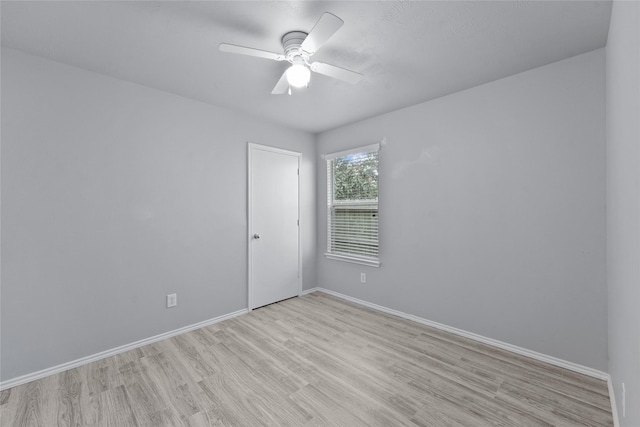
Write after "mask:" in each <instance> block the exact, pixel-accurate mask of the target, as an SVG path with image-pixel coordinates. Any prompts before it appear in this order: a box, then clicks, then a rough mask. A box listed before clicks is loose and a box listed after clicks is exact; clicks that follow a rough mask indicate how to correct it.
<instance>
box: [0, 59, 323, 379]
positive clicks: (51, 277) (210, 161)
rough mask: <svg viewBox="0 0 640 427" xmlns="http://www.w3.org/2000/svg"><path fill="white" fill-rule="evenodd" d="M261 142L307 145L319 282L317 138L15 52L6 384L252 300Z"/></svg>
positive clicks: (7, 105) (307, 239)
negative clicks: (250, 152)
mask: <svg viewBox="0 0 640 427" xmlns="http://www.w3.org/2000/svg"><path fill="white" fill-rule="evenodd" d="M247 141H252V142H257V143H262V144H265V145H272V146H276V147H281V148H286V149H291V150H296V151H300V152H302V154H303V164H302V171H301V175H302V183H303V188H302V190H303V200H302V203H303V204H302V218H301V222H302V227H303V241H304V248H303V249H304V265H303V268H304V286H305V288H311V287H314V286H315V285H316V283H315V277H316V271H315V264H316V257H315V248H316V242H315V222H316V221H315V212H316V208H315V188H316V185H315V175H316V172H315V146H314V138H313V136H312V135H309V134H305V133H302V132H297V131H291V130H287V129H285V128H282V127H278V126H274V125H271V124H268V123H265V122H264V121H262V120H260V119H256V118H250V117H246V116H241V115H238V114H235V113H231V112H229V111H226V110H223V109H220V108H215V107H212V106H209V105H206V104H202V103H199V102H196V101H192V100H188V99H185V98H181V97H178V96H174V95H171V94H167V93H164V92H159V91H156V90H152V89H149V88H146V87H142V86H139V85H135V84H131V83H127V82H124V81H120V80H116V79H112V78H108V77H105V76H102V75H99V74H95V73H92V72H88V71H84V70H81V69H77V68H73V67H69V66H66V65H62V64H59V63H55V62H51V61H48V60H46V59H41V58H37V57H34V56H29V55H25V54H23V53H19V52H17V51H12V50H10V49H5V48H3V49H2V307H1V310H2V317H1V322H2V329H1V331H0V333H1V336H2V354H1V358H2V372H1V375H0V376H1V379H2V380H7V379H10V378H14V377H16V376H19V375H23V374H27V373H31V372H34V371H37V370H40V369H44V368H49V367H52V366H55V365H57V364H60V363H63V362H68V361H71V360H74V359H77V358H80V357H83V356H87V355H91V354H95V353H97V352H100V351H103V350H108V349H111V348H114V347H116V346H120V345H123V344H128V343H131V342H134V341H136V340H140V339H143V338H147V337H150V336H153V335H156V334H159V333H162V332H166V331H170V330H173V329H176V328H180V327H183V326H186V325H190V324H193V323H196V322H200V321H203V320H207V319H211V318H214V317H217V316H220V315H224V314H227V313H230V312H233V311H236V310H239V309H243V308H246V307H247V273H246V271H247V256H246V252H247V249H246V227H247V219H246V197H247V196H246V194H247V192H246V188H247V179H246V176H247V166H246V165H247V160H246V158H247ZM170 292H176V293H177V294H178V306H177V307H176V308H172V309H166V308H165V296H166V294H167V293H170Z"/></svg>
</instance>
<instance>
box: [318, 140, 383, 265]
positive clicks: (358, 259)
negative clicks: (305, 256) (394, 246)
mask: <svg viewBox="0 0 640 427" xmlns="http://www.w3.org/2000/svg"><path fill="white" fill-rule="evenodd" d="M373 151H380V144H379V143H376V144H371V145H365V146H361V147H356V148H352V149H349V150H344V151H338V152H336V153H330V154H325V155H323V156H322V158H323V159H325V160H326V161H327V252H325V254H324V255H325V256H326V257H327V258H328V259H333V260H337V261H344V262H350V263H355V264H362V265H367V266H370V267H380V258H379V256H380V255H379V252H378V257H375V258H374V257H366V256H362V255H355V254H345V253H335V252H331V208H332V206H333V205H334V202H333V174H332V172H331V171H330V170H329V169H330V167H329V165H330V164H331V163H330V161H331V160H334V159H337V158H340V157H345V156H348V155H350V154H358V153H370V152H373ZM378 185H379V182H378ZM379 200H380V197H379V195H378V200H375V201H373V200H362V201H360V202H356V203H353V202H349V203H348V204H349V205H350V206H352V205H357V204H362V205H363V206H370V205H372V204H375V205H376V208H379ZM339 204H340V202H338V203H335V205H339ZM379 235H380V232H379V231H378V237H379ZM378 250H379V248H378Z"/></svg>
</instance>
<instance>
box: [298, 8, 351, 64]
mask: <svg viewBox="0 0 640 427" xmlns="http://www.w3.org/2000/svg"><path fill="white" fill-rule="evenodd" d="M342 24H344V21H343V20H342V19H340V18H338V17H337V16H335V15H333V14H331V13H329V12H325V13H323V14H322V16H321V17H320V19H318V22H316V25H314V26H313V28H312V29H311V31H310V32H309V35H307V37H306V38H305V39H304V41H303V42H302V44H301V45H300V48H301V49H302V50H304V51H305V52H307V53H308V54H309V55H313V54H314V53H316V52H317V50H318V49H320V48H321V47H322V45H323V44H325V43H326V42H327V40H329V39H330V38H331V36H332V35H333V34H334V33H335V32H336V31H338V30H339V29H340V27H342Z"/></svg>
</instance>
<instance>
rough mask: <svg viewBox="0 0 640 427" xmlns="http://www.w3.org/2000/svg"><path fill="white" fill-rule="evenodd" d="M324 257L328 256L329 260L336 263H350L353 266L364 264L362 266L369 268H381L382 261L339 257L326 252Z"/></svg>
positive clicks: (346, 256)
mask: <svg viewBox="0 0 640 427" xmlns="http://www.w3.org/2000/svg"><path fill="white" fill-rule="evenodd" d="M324 256H326V257H327V258H328V259H333V260H336V261H343V262H350V263H353V264H362V265H368V266H369V267H376V268H378V267H380V261H379V260H377V259H374V258H359V257H355V256H350V255H338V254H332V253H329V252H325V254H324Z"/></svg>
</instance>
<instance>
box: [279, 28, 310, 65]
mask: <svg viewBox="0 0 640 427" xmlns="http://www.w3.org/2000/svg"><path fill="white" fill-rule="evenodd" d="M306 38H307V33H305V32H304V31H289V32H288V33H286V34H285V35H284V36H282V48H283V49H284V57H285V59H286V60H287V61H289V62H291V63H294V62H299V60H298V61H295V60H296V58H298V57H300V58H302V59H303V61H304V62H305V63H308V61H309V54H308V53H307V52H305V51H304V50H302V48H301V47H300V45H302V42H303V41H304V40H305V39H306Z"/></svg>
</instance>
